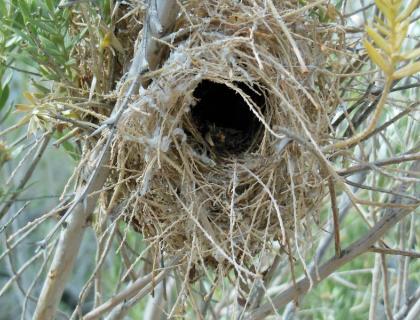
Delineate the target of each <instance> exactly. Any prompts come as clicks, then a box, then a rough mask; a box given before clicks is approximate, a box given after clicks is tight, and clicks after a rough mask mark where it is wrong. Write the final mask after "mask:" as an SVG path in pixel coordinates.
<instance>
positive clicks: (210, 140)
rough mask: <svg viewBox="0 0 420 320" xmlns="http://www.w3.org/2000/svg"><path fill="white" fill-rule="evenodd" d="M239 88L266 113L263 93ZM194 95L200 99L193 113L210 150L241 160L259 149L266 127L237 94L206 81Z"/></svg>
mask: <svg viewBox="0 0 420 320" xmlns="http://www.w3.org/2000/svg"><path fill="white" fill-rule="evenodd" d="M235 85H236V86H237V87H238V88H239V89H240V90H242V91H243V92H244V93H245V94H246V95H248V96H249V97H250V98H251V99H252V101H253V102H254V103H255V104H256V105H257V107H258V109H259V110H258V111H259V113H260V114H261V113H262V112H263V111H264V109H265V98H264V95H263V94H262V92H261V90H259V89H258V88H253V89H251V88H249V87H248V86H246V85H245V84H244V83H235ZM193 95H194V97H195V98H196V99H197V104H196V105H195V106H194V107H193V108H192V111H191V114H192V120H193V124H194V126H195V127H196V128H197V130H198V132H199V133H200V134H201V136H202V138H203V139H202V140H203V141H204V142H205V146H206V147H207V148H208V149H211V150H212V151H213V152H214V153H215V154H217V155H222V156H237V155H239V154H241V153H243V152H249V151H253V149H255V148H256V147H257V146H258V142H259V140H261V136H262V124H261V123H260V121H259V120H258V118H257V117H256V116H255V114H254V113H253V112H252V111H251V109H250V107H249V106H248V105H247V103H246V101H245V100H244V99H243V98H242V97H241V95H240V94H238V93H237V92H236V91H235V90H233V89H231V88H229V87H228V86H226V85H224V84H220V83H216V82H213V81H209V80H203V81H201V82H200V83H199V84H198V86H197V88H196V89H195V90H194V93H193Z"/></svg>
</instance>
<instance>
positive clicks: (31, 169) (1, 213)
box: [0, 132, 51, 219]
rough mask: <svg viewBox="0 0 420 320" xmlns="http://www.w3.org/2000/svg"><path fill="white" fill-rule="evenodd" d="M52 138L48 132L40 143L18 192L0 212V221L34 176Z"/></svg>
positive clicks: (18, 186) (13, 194) (17, 188)
mask: <svg viewBox="0 0 420 320" xmlns="http://www.w3.org/2000/svg"><path fill="white" fill-rule="evenodd" d="M50 138H51V132H47V133H46V134H45V135H44V137H43V139H42V142H41V143H40V145H39V147H38V149H37V150H36V152H35V154H34V155H33V157H32V160H31V163H30V164H29V166H28V169H26V172H25V173H24V174H23V177H22V178H21V179H20V181H19V183H18V185H17V186H16V191H15V192H12V193H11V196H10V198H9V199H7V200H6V201H5V202H4V204H3V207H2V208H1V210H0V219H2V218H3V216H4V215H5V214H6V213H7V212H8V211H9V209H10V207H11V206H12V204H13V203H14V201H15V199H16V198H17V197H18V195H19V194H20V192H21V191H22V190H23V188H24V187H25V185H26V183H27V182H28V181H29V179H30V178H31V177H32V174H33V172H34V170H35V168H36V166H37V165H38V163H39V160H41V158H42V155H43V154H44V151H45V149H46V148H47V146H48V143H49V142H50Z"/></svg>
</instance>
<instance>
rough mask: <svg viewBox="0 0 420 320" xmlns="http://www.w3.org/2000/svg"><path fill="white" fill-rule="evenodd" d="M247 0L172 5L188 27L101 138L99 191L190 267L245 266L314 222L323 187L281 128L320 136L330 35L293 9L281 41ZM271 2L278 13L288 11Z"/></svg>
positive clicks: (324, 131)
mask: <svg viewBox="0 0 420 320" xmlns="http://www.w3.org/2000/svg"><path fill="white" fill-rule="evenodd" d="M252 3H253V4H252V5H251V4H247V2H246V1H242V2H241V3H238V2H236V1H195V2H193V1H191V2H190V3H189V4H188V5H186V6H185V7H184V8H182V9H183V10H182V12H183V14H182V16H181V17H180V18H179V21H178V23H177V26H176V29H177V30H182V29H183V28H184V30H185V29H187V28H189V29H190V30H191V32H190V33H188V35H186V36H183V37H181V38H179V37H178V38H177V39H176V40H173V41H172V43H170V47H171V50H170V53H169V56H168V58H167V60H166V61H165V63H164V65H163V66H162V67H161V68H160V69H159V70H157V71H154V72H150V73H149V74H147V75H146V76H147V77H149V78H150V79H153V81H152V82H151V83H150V85H149V86H148V87H147V89H141V90H140V92H139V94H138V95H135V96H133V97H132V100H131V102H130V104H129V107H128V109H127V110H126V111H125V113H124V114H123V116H122V119H121V120H120V121H119V123H118V132H117V137H116V138H115V140H114V143H113V147H112V161H113V163H112V166H113V167H114V168H115V169H114V170H112V174H111V178H110V180H109V184H110V185H114V190H113V191H112V192H111V191H109V194H108V197H105V198H107V199H111V198H112V199H113V201H114V202H115V204H118V205H119V207H121V208H122V209H121V211H122V213H123V214H124V217H125V221H126V222H127V223H128V224H129V225H131V226H132V227H134V228H135V230H136V231H138V232H140V233H141V234H142V235H143V236H144V238H145V239H146V240H148V241H150V242H152V243H153V244H158V243H159V246H160V248H163V251H164V252H165V253H166V254H167V255H177V256H187V257H189V259H190V261H191V263H192V264H193V265H194V266H195V267H196V266H197V265H205V266H218V267H221V266H222V267H224V268H227V269H229V268H230V267H232V266H233V265H235V264H236V263H237V262H238V261H240V263H241V265H243V266H250V265H252V263H253V261H254V259H255V257H257V256H258V254H259V253H261V252H266V251H269V250H270V249H271V248H272V246H273V243H275V242H277V243H280V244H281V245H282V246H285V244H286V240H288V239H289V238H290V239H294V230H295V226H296V225H297V224H299V225H301V223H302V222H304V221H305V219H306V218H307V217H308V216H312V217H315V220H317V216H318V209H319V207H320V202H321V200H322V198H323V197H324V195H325V191H324V177H323V176H322V175H321V170H320V164H319V161H318V160H317V158H316V157H315V156H314V155H313V154H312V152H311V151H310V150H308V148H307V147H305V144H301V143H298V142H297V141H296V140H294V139H290V138H289V137H288V136H286V135H285V134H284V133H285V131H289V132H290V133H291V134H295V135H297V136H299V137H301V139H302V140H304V141H308V142H309V143H312V144H313V143H316V144H319V145H324V144H326V143H327V142H328V132H329V128H328V123H329V120H328V119H329V115H330V112H331V110H329V109H328V108H329V106H333V105H334V104H335V103H336V99H335V97H334V92H335V90H334V84H333V83H330V82H332V81H329V80H328V78H327V77H325V76H324V74H323V73H322V72H321V70H324V69H325V68H326V67H327V66H326V65H325V63H326V62H327V61H328V58H327V57H326V56H325V55H324V52H323V50H322V46H321V44H325V43H326V42H327V40H328V39H327V38H328V37H331V35H330V34H329V33H328V32H326V31H325V28H324V27H323V26H321V24H320V23H319V22H318V21H317V18H316V15H313V14H311V12H309V11H310V10H309V11H308V10H305V11H299V12H298V13H294V14H290V15H289V16H286V17H284V20H283V23H285V25H286V27H287V30H289V31H290V32H292V33H293V43H294V46H292V44H291V42H290V40H289V39H287V37H286V35H285V32H284V26H282V25H281V24H280V23H279V20H278V16H277V17H276V14H273V11H271V10H268V9H266V8H264V6H263V1H261V7H259V6H257V5H256V4H255V3H256V2H255V1H253V2H252ZM258 3H260V2H258ZM277 3H279V4H278V5H277V7H276V10H277V12H278V14H280V15H283V14H284V13H291V12H293V10H295V9H296V8H298V2H297V1H288V2H283V1H281V2H280V1H279V2H277ZM187 13H188V14H187ZM314 17H315V18H314ZM168 41H169V40H168ZM299 59H301V61H299ZM302 59H303V61H302ZM303 63H304V64H303ZM305 65H306V66H307V69H305V68H304V67H303V66H305ZM280 132H281V133H280ZM105 205H106V204H105ZM294 240H296V239H294ZM285 249H286V251H288V250H287V248H285Z"/></svg>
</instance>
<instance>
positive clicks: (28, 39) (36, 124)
mask: <svg viewBox="0 0 420 320" xmlns="http://www.w3.org/2000/svg"><path fill="white" fill-rule="evenodd" d="M303 2H305V1H303ZM93 3H94V4H93ZM331 3H332V4H334V6H335V7H336V8H337V11H342V10H343V8H344V12H345V16H346V19H347V21H348V25H350V26H353V27H354V28H355V29H360V28H363V27H364V24H365V21H369V20H370V19H372V17H373V15H374V12H375V10H377V9H376V7H375V6H374V5H373V1H367V0H366V1H363V0H361V1H348V2H347V3H346V2H345V1H332V2H331ZM58 5H59V1H56V0H46V1H41V0H0V79H1V86H0V166H1V172H0V202H1V203H2V204H3V205H5V204H6V203H7V201H10V199H11V197H13V201H12V203H11V209H10V210H8V212H9V213H8V214H6V212H5V213H3V215H2V216H0V218H1V223H0V237H1V245H0V258H1V260H0V288H4V286H5V285H6V284H7V283H8V281H9V280H10V278H11V277H13V274H16V272H17V271H18V270H19V269H20V268H22V266H24V267H25V268H27V269H25V272H23V273H22V274H21V276H20V278H19V280H18V281H15V282H13V283H12V284H11V285H10V286H9V287H8V288H7V290H6V291H5V292H2V295H1V296H0V310H1V311H0V319H1V320H8V319H18V318H21V319H27V318H31V313H32V312H33V307H34V304H33V301H32V299H34V297H36V296H37V295H38V292H39V290H40V286H41V284H42V281H37V282H36V283H33V279H36V275H37V273H38V272H39V270H40V267H41V265H40V264H39V261H34V262H33V263H31V264H30V265H28V266H25V263H26V262H27V261H30V259H31V257H33V256H34V254H35V253H36V252H38V251H37V248H38V244H39V241H40V240H42V239H43V237H44V236H45V234H46V233H47V232H48V230H49V229H50V228H51V226H52V225H54V224H55V221H56V220H54V219H52V220H51V221H47V222H44V223H42V224H40V226H39V227H38V228H36V229H35V230H34V231H33V232H32V233H30V234H29V235H28V236H27V237H26V238H25V239H24V240H23V242H22V243H20V244H19V250H14V251H13V252H14V254H13V255H7V254H5V253H6V252H7V250H8V249H9V246H10V244H8V243H7V241H6V239H7V238H8V237H10V236H11V235H12V234H14V233H16V232H17V231H18V230H19V229H20V228H22V227H24V226H25V225H27V223H28V222H30V221H33V220H34V219H36V218H37V217H39V216H40V215H41V214H43V213H45V212H48V211H49V210H51V209H52V208H53V207H55V206H56V205H57V203H58V202H59V197H60V195H61V191H62V190H63V189H64V186H65V185H66V183H67V181H68V179H69V177H70V176H71V174H72V172H73V170H74V168H75V166H76V165H77V160H78V157H79V155H80V152H81V150H80V146H79V145H78V144H77V143H75V142H73V141H72V140H71V139H69V140H68V141H64V142H63V143H60V145H59V146H54V142H57V140H59V139H60V138H62V137H63V136H65V135H66V134H68V133H69V132H70V131H71V126H66V125H65V124H63V126H62V127H61V128H59V130H53V128H52V126H51V125H52V122H51V120H50V119H49V116H48V115H47V114H46V113H45V110H49V108H54V107H56V105H52V104H51V103H50V97H51V96H52V95H54V96H55V97H57V95H63V96H65V95H66V94H67V93H68V90H69V88H71V87H73V86H76V85H75V84H76V83H77V81H79V79H78V66H77V65H75V61H74V59H73V58H72V50H74V47H75V45H76V44H77V43H78V42H79V41H80V40H81V39H82V38H83V37H84V36H85V33H86V32H88V31H87V30H86V31H85V32H82V33H81V34H70V33H69V22H70V19H72V16H71V11H70V10H68V9H67V8H65V7H64V8H60V7H59V6H58ZM92 6H94V8H93V9H92V10H93V11H94V12H95V13H97V14H93V13H89V14H92V16H93V17H95V19H100V20H101V21H102V22H103V23H104V24H105V25H107V24H109V15H110V9H109V8H111V4H110V2H109V1H95V2H92ZM416 12H417V15H415V14H414V19H415V20H414V21H413V23H411V24H410V27H409V28H410V31H409V33H408V34H409V35H408V39H407V41H406V43H405V44H404V45H405V46H407V47H408V48H413V47H415V46H418V43H419V31H420V25H419V24H418V21H417V20H418V17H419V14H420V12H419V11H418V10H417V11H416ZM319 14H320V16H322V14H327V13H326V12H324V13H319ZM360 35H361V34H360V32H357V33H354V35H352V34H348V37H349V38H351V37H354V41H355V43H356V42H360ZM99 38H100V39H101V42H100V45H107V44H106V42H107V41H108V40H107V37H106V32H103V31H100V32H99ZM356 47H357V45H355V48H356ZM368 64H369V62H367V67H366V68H367V69H368V68H370V67H369V65H368ZM53 82H54V83H55V85H54V86H52V83H53ZM419 83H420V78H419V75H418V74H416V75H414V76H412V77H410V78H408V79H406V80H405V81H404V83H403V84H402V85H407V86H409V85H412V84H415V86H414V85H413V88H411V89H408V90H403V91H400V92H399V93H396V94H393V96H392V100H393V101H394V103H395V105H396V106H398V105H403V104H405V103H406V102H407V101H414V102H415V101H419V88H418V84H419ZM57 84H60V85H57ZM364 85H365V84H364V83H363V84H362V87H363V86H364ZM51 90H54V92H52V91H51ZM361 90H362V89H361ZM417 107H418V106H417ZM62 108H63V110H61V112H62V113H66V112H67V113H66V114H67V115H69V117H70V118H71V114H70V113H71V112H72V110H70V109H67V108H66V107H65V106H63V107H62ZM400 111H401V110H400V109H399V108H398V107H396V108H389V109H387V110H386V111H385V112H384V114H383V119H384V120H386V119H390V118H392V117H394V116H395V115H396V114H398V113H399V112H400ZM74 118H75V119H77V115H74ZM418 120H419V118H418V111H417V113H416V114H414V115H413V116H412V117H406V118H404V119H402V120H401V121H398V122H396V123H394V124H393V125H392V126H391V127H390V128H388V129H387V130H386V131H384V132H383V135H384V136H385V137H386V138H385V137H383V138H384V139H379V138H378V139H376V140H375V141H374V143H373V145H372V153H374V154H375V157H376V158H377V159H382V158H386V157H387V156H389V155H390V154H389V151H390V150H392V151H393V152H395V153H397V152H398V151H399V150H408V149H410V148H418V147H419V145H418V143H419V141H418V139H412V138H413V137H419V136H420V127H419V124H418ZM11 128H12V129H11ZM55 129H56V128H55ZM345 129H346V128H345V127H343V129H342V130H343V131H344V130H345ZM45 132H47V135H51V139H49V138H48V139H49V142H48V144H47V146H46V151H45V154H44V156H43V157H42V159H41V160H40V161H39V163H37V166H36V170H33V174H31V175H30V177H27V176H26V173H27V172H28V171H27V169H28V164H31V163H32V161H33V160H34V158H33V151H34V148H39V147H40V143H39V141H40V140H42V139H45V138H46V133H45ZM384 141H386V142H384ZM407 143H408V144H411V145H407ZM387 144H388V145H387ZM390 146H392V147H390ZM407 168H408V166H407ZM25 179H27V181H26V182H25V183H24V185H23V186H21V182H22V181H23V180H25ZM365 184H367V185H372V184H375V185H376V186H377V187H381V188H384V189H390V188H391V187H392V185H393V180H392V179H391V178H389V177H386V176H381V177H380V178H378V177H377V176H376V175H370V176H368V177H367V178H366V181H365ZM417 189H418V186H417ZM360 193H361V196H362V195H363V193H365V194H366V195H365V196H366V197H368V198H372V200H376V201H381V200H383V198H381V197H383V195H381V196H378V194H377V193H374V192H370V191H369V190H362V191H360ZM71 194H72V191H71V189H70V190H68V191H67V195H68V196H71ZM417 194H419V193H418V192H417ZM373 198H375V199H373ZM324 207H325V208H324V209H323V212H322V217H323V218H322V220H323V221H326V220H327V215H328V211H329V210H330V209H329V208H330V207H329V204H328V202H326V203H325V206H324ZM23 208H24V214H21V213H22V212H23V211H22V209H23ZM352 210H354V209H350V213H349V214H347V216H346V217H345V219H344V221H343V222H342V223H341V225H342V226H343V227H342V241H343V245H342V246H343V247H345V246H346V245H347V244H349V243H351V242H353V241H355V240H357V239H358V238H359V237H360V236H361V235H362V234H364V233H365V232H366V230H367V228H366V224H365V223H364V222H363V221H362V219H361V218H360V217H359V216H358V215H357V214H356V213H354V212H352ZM416 215H418V212H417V213H416V214H412V215H411V216H410V218H408V219H406V220H404V224H406V225H408V224H410V225H411V228H414V230H415V231H416V232H415V236H414V237H412V239H410V241H411V242H409V243H408V248H409V249H412V250H416V251H419V244H418V243H419V240H420V239H419V237H420V235H419V232H418V230H419V221H418V219H417V217H416ZM410 219H411V220H412V221H411V222H410V221H409V220H410ZM404 230H406V228H404V226H400V227H398V228H395V230H393V231H392V234H391V235H390V238H392V239H397V240H395V242H394V244H396V246H397V245H398V239H401V238H402V233H403V232H404ZM128 232H129V234H128V241H129V243H130V244H131V247H132V248H136V251H138V252H141V248H142V247H144V244H143V243H142V241H141V237H140V236H139V235H138V234H137V233H133V232H132V231H128ZM322 233H323V231H322V230H320V229H319V228H318V227H314V230H313V234H314V239H318V238H319V237H320V236H321V234H322ZM85 240H86V241H84V242H83V247H82V249H81V250H80V253H79V256H80V258H79V259H78V264H77V267H76V268H75V271H74V272H75V274H74V275H73V278H72V279H73V280H72V281H71V282H70V283H69V284H68V288H67V289H66V291H65V296H64V298H63V303H62V306H61V307H62V310H63V311H64V312H69V311H71V310H72V308H73V307H74V306H75V304H76V303H77V298H78V293H79V291H80V288H81V287H82V286H83V284H84V283H85V281H86V280H87V279H88V277H89V276H90V273H91V272H92V269H93V268H94V263H93V261H94V259H93V257H94V256H95V251H96V245H97V244H96V240H95V237H94V230H89V232H88V233H87V235H86V239H85ZM408 248H407V249H408ZM315 249H316V246H314V247H313V251H314V252H315ZM328 250H329V251H328V252H327V253H326V256H331V255H333V253H334V252H333V250H334V248H332V247H330V249H328ZM86 257H88V258H86ZM91 257H92V258H91ZM410 259H411V258H410ZM405 261H406V258H405V257H401V256H390V257H389V259H387V264H388V265H387V267H388V270H389V272H390V274H391V275H392V279H391V282H390V284H391V291H390V292H391V295H393V294H394V293H395V290H396V288H395V286H396V283H395V279H396V274H395V273H396V272H398V270H399V269H398V267H401V264H404V263H406V262H405ZM105 263H106V268H105V269H106V270H107V277H106V280H105V284H106V286H107V287H108V288H109V294H111V293H112V292H114V291H115V290H116V287H115V285H116V282H117V280H118V276H119V273H120V271H121V261H120V258H119V257H118V256H117V255H116V254H110V255H109V256H108V257H107V260H106V262H105ZM374 265H375V255H374V254H364V255H362V256H361V257H359V258H357V259H355V260H354V261H352V262H351V263H349V264H347V265H346V266H345V267H343V268H341V269H340V271H339V272H338V273H336V274H335V275H334V276H331V277H330V278H329V279H327V280H326V281H324V282H323V283H321V284H320V285H318V286H317V287H316V288H315V289H314V290H312V291H311V292H310V293H309V294H308V295H306V296H305V298H304V299H303V300H302V301H301V302H300V306H299V310H298V311H296V313H295V315H296V317H298V318H300V319H367V318H368V313H369V303H370V296H371V288H370V283H371V278H372V273H373V272H374ZM286 269H287V268H286ZM300 271H301V270H298V272H300ZM406 272H407V276H408V282H407V283H408V288H406V289H407V294H408V295H410V294H412V293H413V292H414V291H415V290H416V289H418V287H419V284H420V261H419V260H418V259H417V260H415V261H414V262H412V263H409V264H407V270H406ZM290 280H291V278H290V274H289V273H288V272H285V273H280V274H279V275H278V276H277V277H276V279H275V281H274V283H273V285H272V287H271V288H270V290H272V291H273V292H274V291H279V290H281V289H282V288H284V286H285V285H286V284H288V283H290ZM31 286H34V288H33V290H32V294H31V295H30V296H28V295H27V292H28V288H30V287H31ZM214 298H215V299H217V292H216V293H215V296H214ZM391 298H392V296H391ZM90 300H91V299H90ZM23 304H27V307H26V308H27V312H26V313H25V314H22V316H20V315H21V310H22V306H23ZM145 304H146V303H145V302H142V303H139V305H138V306H136V307H135V308H133V310H132V312H131V317H132V318H133V319H140V318H141V317H142V315H143V312H144V308H145ZM62 317H63V318H65V317H64V316H62ZM191 317H193V315H192V313H191ZM383 317H384V310H378V319H382V318H383Z"/></svg>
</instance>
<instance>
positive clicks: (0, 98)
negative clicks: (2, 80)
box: [0, 85, 10, 110]
mask: <svg viewBox="0 0 420 320" xmlns="http://www.w3.org/2000/svg"><path fill="white" fill-rule="evenodd" d="M9 94H10V89H9V86H8V85H6V86H5V87H3V89H2V88H0V110H1V109H3V107H4V106H5V105H6V102H7V99H9Z"/></svg>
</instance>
